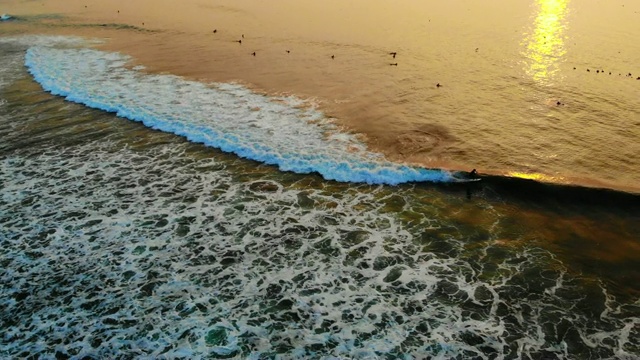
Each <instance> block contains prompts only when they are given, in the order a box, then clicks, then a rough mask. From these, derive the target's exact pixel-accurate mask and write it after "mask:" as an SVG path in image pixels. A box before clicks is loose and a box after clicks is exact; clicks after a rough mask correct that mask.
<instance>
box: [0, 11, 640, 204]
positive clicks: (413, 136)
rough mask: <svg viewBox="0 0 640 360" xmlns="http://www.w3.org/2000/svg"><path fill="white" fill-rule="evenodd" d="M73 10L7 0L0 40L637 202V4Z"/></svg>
mask: <svg viewBox="0 0 640 360" xmlns="http://www.w3.org/2000/svg"><path fill="white" fill-rule="evenodd" d="M85 5H87V4H85V2H82V1H69V2H65V3H53V2H43V3H35V2H27V3H24V2H19V1H9V2H8V3H7V5H5V7H6V9H7V10H6V11H7V12H8V13H11V12H14V9H15V12H14V13H16V12H17V14H23V15H24V21H22V22H20V21H14V22H12V23H10V24H9V23H5V24H3V31H21V32H36V33H38V32H43V31H45V32H55V33H66V34H68V33H73V34H79V35H85V36H98V37H102V38H108V39H109V41H108V42H107V43H106V44H105V47H106V49H108V50H116V51H121V52H124V53H126V54H130V55H133V56H134V59H135V61H138V62H139V63H140V64H142V65H144V66H146V67H147V69H149V70H150V71H152V72H166V73H170V74H175V75H180V76H186V77H188V78H190V79H195V80H204V81H205V82H210V81H221V82H228V81H240V82H241V83H243V84H245V85H246V86H249V87H250V88H252V89H254V90H258V91H259V92H267V93H269V94H293V95H295V96H297V97H300V98H303V99H312V100H313V101H315V102H316V103H318V104H320V107H321V109H322V110H323V112H324V113H326V114H328V115H329V116H331V117H333V118H335V119H336V121H337V122H338V123H339V124H341V125H343V126H345V127H346V130H348V131H352V132H354V133H355V134H358V136H360V137H361V139H362V140H363V141H365V143H366V144H367V146H368V147H369V148H370V149H372V150H374V151H376V152H380V153H383V154H385V155H386V156H387V157H388V158H389V159H390V160H393V161H401V162H409V163H416V164H420V165H422V166H427V167H430V168H432V167H435V168H448V169H463V170H469V169H471V168H477V169H478V170H479V171H480V172H482V173H488V174H500V175H510V176H515V177H525V178H537V179H543V180H545V181H551V182H555V183H571V184H580V185H586V186H593V187H608V188H615V189H621V190H624V191H633V192H636V193H638V192H639V191H640V190H639V188H638V184H640V157H638V155H637V154H639V153H640V147H639V146H640V145H639V144H640V142H638V139H639V138H640V112H638V109H639V108H640V98H639V97H638V96H637V94H638V91H640V81H638V80H636V77H638V76H640V68H638V64H639V63H640V45H638V42H637V41H635V39H637V38H638V36H640V28H638V27H637V23H638V20H639V19H640V5H638V4H635V3H630V4H605V3H602V2H601V1H596V0H592V1H580V2H576V1H570V0H537V1H526V2H516V3H513V2H509V1H504V0H491V1H484V2H479V3H478V2H471V1H464V0H456V1H450V2H446V3H441V2H433V1H422V2H415V1H402V2H400V3H394V4H388V3H386V2H384V1H366V2H365V1H356V2H349V3H344V2H341V1H331V2H329V3H327V2H316V1H309V0H305V1H284V0H282V1H278V2H276V3H274V4H272V3H262V2H258V1H241V2H238V1H233V2H227V1H215V2H200V1H186V2H182V3H181V4H180V5H179V6H177V5H176V4H174V3H172V2H170V1H162V2H157V1H154V2H149V1H144V0H138V1H134V2H109V3H100V4H90V6H87V7H85ZM43 14H44V15H47V14H49V15H50V14H58V16H59V15H60V14H64V15H65V16H66V17H53V16H43ZM505 14H508V16H506V15H505ZM4 29H7V30H4ZM213 29H215V30H216V31H217V32H216V33H215V34H214V33H213ZM242 36H244V37H242ZM237 40H243V43H242V44H239V43H237V42H236V41H237ZM287 50H288V51H290V52H289V53H287V52H286V51H287ZM252 52H256V54H257V56H255V57H254V56H251V54H252ZM389 52H397V53H398V55H397V57H396V58H393V57H392V56H391V55H389ZM331 55H334V56H335V58H334V59H332V58H331ZM391 63H398V66H389V64H391ZM574 68H575V69H574ZM587 70H589V71H587ZM601 70H602V72H601ZM609 73H611V74H609ZM629 74H631V75H632V76H627V75H629ZM437 83H440V84H442V85H443V87H441V88H436V86H435V85H436V84H437ZM557 102H560V103H561V105H556V104H557Z"/></svg>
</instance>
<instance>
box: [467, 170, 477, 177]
mask: <svg viewBox="0 0 640 360" xmlns="http://www.w3.org/2000/svg"><path fill="white" fill-rule="evenodd" d="M469 178H470V179H477V178H478V171H476V169H473V170H471V171H469Z"/></svg>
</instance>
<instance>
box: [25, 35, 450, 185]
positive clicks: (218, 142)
mask: <svg viewBox="0 0 640 360" xmlns="http://www.w3.org/2000/svg"><path fill="white" fill-rule="evenodd" d="M129 60H130V59H129V58H128V57H126V56H124V55H121V54H118V53H108V52H102V51H96V50H92V49H57V48H52V47H41V46H36V47H32V48H30V49H29V50H28V51H27V54H26V59H25V63H26V65H27V67H28V68H29V72H30V73H31V74H32V75H33V77H34V78H35V80H36V81H37V82H38V83H40V84H41V85H42V87H43V88H44V89H45V90H47V91H49V92H51V93H52V94H55V95H60V96H64V97H65V98H66V99H67V100H69V101H73V102H77V103H81V104H84V105H86V106H89V107H92V108H96V109H102V110H105V111H108V112H113V113H116V114H117V115H118V116H121V117H124V118H128V119H131V120H134V121H139V122H142V123H143V124H144V125H146V126H148V127H150V128H153V129H157V130H161V131H165V132H170V133H174V134H177V135H180V136H184V137H186V138H187V139H189V140H190V141H193V142H198V143H203V144H205V145H207V146H211V147H215V148H218V149H221V150H223V151H226V152H231V153H235V154H237V155H239V156H241V157H244V158H247V159H251V160H256V161H260V162H263V163H265V164H270V165H276V166H278V167H279V168H280V169H281V170H284V171H292V172H296V173H302V174H306V173H312V172H317V173H319V174H321V175H322V176H323V177H324V178H325V179H328V180H337V181H342V182H363V183H368V184H391V185H395V184H400V183H405V182H422V181H430V182H444V181H453V180H454V179H453V177H452V175H451V174H450V173H449V172H447V171H443V170H434V169H424V168H417V167H410V166H404V165H400V164H395V163H391V162H388V161H385V160H384V159H383V158H382V156H381V155H379V154H375V153H372V152H369V151H366V150H365V147H364V146H363V144H362V143H360V142H359V141H358V140H357V139H356V138H355V137H354V136H352V135H350V134H346V133H341V132H340V131H339V129H338V128H337V127H336V126H335V125H334V124H332V123H331V121H329V119H327V118H326V117H325V116H324V115H323V114H322V113H321V112H319V111H318V110H316V109H315V108H313V107H311V106H306V104H305V103H304V102H303V101H301V100H300V99H297V98H295V97H269V96H264V95H260V94H256V93H254V92H252V91H250V90H249V89H247V88H246V87H243V86H241V85H237V84H204V83H199V82H194V81H187V80H185V79H183V78H180V77H176V76H171V75H149V74H145V73H143V72H140V71H136V70H132V69H128V68H127V67H126V66H125V65H126V63H127V62H128V61H129Z"/></svg>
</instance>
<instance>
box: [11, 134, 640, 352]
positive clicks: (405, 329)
mask: <svg viewBox="0 0 640 360" xmlns="http://www.w3.org/2000/svg"><path fill="white" fill-rule="evenodd" d="M185 147H186V145H185V144H184V143H183V144H177V143H172V144H166V145H158V146H155V147H154V148H153V149H151V150H145V151H143V152H139V151H133V150H129V149H127V148H121V147H119V146H115V145H109V144H108V143H105V142H102V143H89V144H86V145H81V146H76V147H71V148H56V147H49V148H44V149H33V150H32V152H33V154H32V155H28V154H22V155H11V156H5V157H4V158H2V159H0V181H1V182H2V183H3V186H4V188H3V192H2V194H1V196H0V224H1V227H0V245H1V246H0V256H1V259H2V261H3V266H2V267H1V268H0V284H2V285H0V291H1V294H2V296H0V306H1V307H2V308H3V309H5V310H4V313H3V314H11V316H10V317H8V316H4V315H3V317H2V319H1V320H2V321H3V324H4V327H3V329H4V330H5V331H4V334H3V335H2V341H0V354H6V355H7V356H10V357H21V354H29V355H37V356H44V357H47V356H49V357H51V356H53V355H54V354H55V352H56V351H59V352H60V353H61V354H66V355H73V356H75V357H78V358H82V357H83V356H93V357H98V358H113V357H116V356H122V355H123V354H126V356H127V357H140V358H147V357H152V358H159V357H164V358H176V357H189V358H205V357H216V356H223V357H224V356H231V357H234V358H246V357H250V358H261V357H265V356H266V357H269V356H273V355H274V354H276V353H277V354H280V355H279V356H281V357H283V358H300V359H302V358H316V359H319V358H327V357H328V356H333V357H337V358H357V359H370V358H378V357H382V358H383V357H385V356H386V355H389V356H392V357H398V358H410V359H411V358H413V359H418V358H424V357H425V356H432V357H433V358H436V359H450V358H456V357H460V356H463V357H468V358H473V357H474V356H475V357H480V358H486V359H491V358H496V356H497V358H500V357H502V356H506V357H518V358H526V357H528V356H531V357H533V358H535V357H537V356H539V355H540V354H541V351H552V352H553V354H556V355H557V354H562V353H563V351H564V352H565V353H566V349H565V350H563V345H562V343H563V342H562V341H561V340H562V339H563V338H564V339H566V338H565V336H566V335H565V332H571V331H573V334H576V336H575V338H569V340H566V341H574V342H573V343H572V345H571V346H573V348H572V349H574V350H575V349H576V346H582V347H581V348H580V349H581V350H580V351H596V350H586V349H590V347H589V346H590V345H591V344H595V346H598V347H600V348H599V349H602V350H600V351H602V352H594V354H599V353H607V352H606V351H608V353H609V354H613V353H615V354H628V353H631V352H632V351H633V350H632V348H630V344H632V343H633V341H634V340H633V336H634V334H635V335H637V333H638V331H637V330H634V324H637V323H638V319H637V317H636V318H628V317H627V318H626V320H625V316H622V318H620V315H619V311H620V309H618V310H616V308H615V306H616V305H615V302H614V301H613V300H612V299H610V300H607V302H606V303H605V302H603V304H604V306H606V307H607V308H610V310H609V311H608V312H603V313H602V314H598V315H597V316H596V317H595V318H591V317H590V316H589V315H588V314H584V313H581V312H580V311H577V310H576V309H574V307H575V306H576V301H578V302H579V301H580V299H577V300H575V298H571V296H569V297H568V298H563V297H562V296H560V295H558V294H557V293H559V292H561V291H560V290H562V292H564V293H566V292H567V291H573V292H574V293H577V294H578V296H582V294H580V291H579V290H572V288H571V286H575V284H573V285H572V284H570V283H571V282H574V283H575V281H574V280H571V279H567V275H566V274H565V273H564V271H559V272H556V273H553V272H551V273H548V274H547V275H546V277H549V279H546V278H545V277H542V276H539V275H538V276H536V275H535V274H539V273H541V272H542V271H546V270H544V269H543V268H541V267H540V266H541V265H539V263H542V264H544V263H545V262H546V261H549V257H548V255H547V254H546V253H545V252H542V251H536V250H525V251H518V252H513V253H512V252H511V251H507V250H501V249H494V248H489V249H487V251H485V255H483V256H486V258H485V259H484V260H483V261H482V262H480V263H476V262H473V260H472V257H473V256H471V258H469V254H467V255H466V256H463V255H462V254H460V253H458V252H459V250H455V246H454V247H450V246H449V245H447V246H448V248H449V249H454V250H453V252H451V250H446V252H447V254H449V255H444V256H443V255H442V254H441V255H438V253H437V252H434V250H433V249H434V248H433V247H432V246H435V245H431V244H436V243H438V241H436V240H435V239H433V240H430V241H429V243H428V244H426V245H424V244H423V245H420V246H416V244H417V241H418V239H420V237H421V234H422V231H424V229H429V228H430V227H432V225H433V223H434V222H437V223H440V224H441V225H443V226H447V225H446V223H443V221H446V220H436V219H426V218H425V219H424V222H425V224H424V225H425V226H424V227H422V226H419V225H418V224H415V223H414V224H413V225H412V228H413V230H410V229H408V228H406V227H405V226H404V225H402V223H401V222H399V221H398V220H397V219H396V218H395V216H394V214H393V213H385V212H383V211H380V208H381V207H382V204H383V203H384V202H385V201H386V199H385V198H386V197H387V196H398V195H397V192H394V193H393V195H391V194H388V195H385V191H386V190H385V189H384V188H383V187H380V188H370V189H368V190H367V191H362V190H358V189H351V188H349V187H346V185H345V189H344V190H343V191H340V194H339V196H334V194H333V193H332V192H330V191H326V190H319V189H315V190H314V189H304V190H300V189H296V187H295V186H293V187H291V186H289V185H283V184H280V183H278V182H277V181H273V180H260V179H254V180H248V181H245V182H237V181H234V180H233V173H230V172H229V170H223V169H224V168H225V167H228V166H226V165H224V164H222V163H220V162H218V160H215V159H212V158H204V159H194V158H191V157H189V156H188V155H187V154H186V153H185V152H184V150H185ZM202 169H207V170H206V171H204V170H202ZM401 195H402V194H401ZM301 199H306V201H310V202H313V203H314V205H313V206H303V205H301ZM413 201H414V200H411V199H409V198H407V205H406V206H407V208H411V207H412V206H415V204H414V203H413ZM329 204H331V206H329ZM421 229H422V230H421ZM460 243H461V241H460V240H456V239H455V238H450V239H448V240H444V242H443V243H442V244H441V245H443V244H453V245H455V244H460ZM422 246H427V249H429V247H430V246H431V249H432V250H421V249H422ZM496 251H498V252H497V254H498V255H496V254H494V253H495V252H496ZM490 257H493V258H492V259H489V258H490ZM501 258H502V260H500V259H501ZM491 263H493V264H497V268H496V269H495V270H490V269H489V270H486V271H484V270H479V269H482V267H483V266H487V265H486V264H491ZM526 273H529V275H526V276H525V275H523V274H526ZM480 274H484V275H482V277H485V278H487V279H486V280H480V279H479V277H480ZM554 274H555V277H554V276H552V275H554ZM559 277H562V278H563V279H564V280H563V282H562V283H560V282H558V281H557V278H559ZM563 283H564V284H563ZM596 295H597V294H596ZM605 295H606V294H605ZM564 296H566V295H564ZM573 296H575V295H573ZM604 300H605V299H603V301H604ZM589 301H594V300H593V299H589ZM578 308H579V307H578ZM572 309H573V310H572ZM614 312H616V315H615V316H612V315H611V314H612V313H614ZM598 316H600V317H601V318H598ZM12 319H20V320H19V321H13V320H12ZM594 321H597V323H595V324H594ZM563 324H564V325H563ZM563 326H564V327H563ZM572 329H573V330H572ZM604 329H606V330H604ZM634 331H635V332H634ZM576 341H577V342H578V343H576ZM580 342H582V344H581V345H580ZM565 345H566V344H565ZM565 348H566V346H565ZM329 358H330V357H329Z"/></svg>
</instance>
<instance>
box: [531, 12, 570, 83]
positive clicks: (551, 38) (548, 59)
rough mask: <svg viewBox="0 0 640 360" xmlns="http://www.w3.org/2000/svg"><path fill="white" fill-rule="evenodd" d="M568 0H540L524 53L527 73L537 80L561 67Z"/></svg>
mask: <svg viewBox="0 0 640 360" xmlns="http://www.w3.org/2000/svg"><path fill="white" fill-rule="evenodd" d="M568 2H569V0H537V1H536V4H537V5H538V14H537V16H536V19H535V22H534V26H535V28H534V29H533V31H532V33H531V34H529V36H528V38H527V39H526V40H528V43H527V45H526V50H525V54H524V55H525V56H526V57H527V58H528V59H529V64H528V68H527V69H526V70H527V73H528V74H529V75H530V76H531V77H532V78H533V79H534V80H535V81H538V82H545V81H548V80H549V79H551V78H552V77H553V75H554V74H555V73H556V72H557V70H558V60H559V59H560V58H561V57H562V56H563V55H564V54H565V53H566V50H565V48H564V39H563V36H564V35H563V32H564V29H565V26H566V25H565V23H564V18H565V16H566V14H567V4H568Z"/></svg>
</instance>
